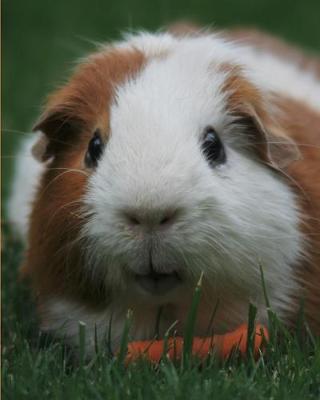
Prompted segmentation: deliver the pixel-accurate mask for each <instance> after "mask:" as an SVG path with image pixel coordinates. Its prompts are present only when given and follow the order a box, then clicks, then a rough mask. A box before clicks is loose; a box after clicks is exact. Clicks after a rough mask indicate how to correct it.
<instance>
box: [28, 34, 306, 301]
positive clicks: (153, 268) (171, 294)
mask: <svg viewBox="0 0 320 400" xmlns="http://www.w3.org/2000/svg"><path fill="white" fill-rule="evenodd" d="M237 54H238V53H237V51H236V50H235V49H234V48H233V47H232V45H230V44H228V43H225V42H224V41H223V40H222V39H220V38H217V37H215V36H208V37H205V36H204V37H194V38H182V39H176V38H173V37H171V36H169V35H159V36H150V37H149V36H147V35H142V36H138V37H135V38H132V39H128V41H127V42H126V43H122V44H119V45H118V46H115V47H110V48H109V47H107V48H104V49H101V51H100V52H99V53H97V54H95V55H93V56H91V57H89V58H88V59H87V60H86V61H85V62H84V63H83V64H82V65H80V67H79V68H78V70H77V71H76V73H75V75H74V76H73V77H72V78H71V80H70V81H69V82H68V83H67V84H66V85H65V86H64V87H62V88H61V89H60V90H58V92H56V93H55V94H54V95H53V96H52V98H51V99H50V100H49V103H48V106H47V108H46V110H45V112H44V114H43V115H42V117H41V118H40V120H39V122H38V123H37V125H36V129H37V130H40V131H42V132H43V135H42V138H41V140H40V142H39V143H38V144H37V145H36V147H35V153H36V154H37V155H38V157H40V158H41V159H42V160H44V161H45V160H46V163H47V164H46V172H45V174H44V176H43V178H42V182H41V187H40V190H39V193H38V197H37V199H36V202H35V207H34V212H33V216H32V224H31V242H30V243H31V244H30V250H29V257H31V258H32V257H33V263H34V264H35V263H37V262H38V261H36V258H37V257H39V252H42V254H43V258H42V260H44V259H45V257H46V258H47V263H49V264H50V263H52V267H48V268H47V270H46V272H42V273H40V272H37V274H38V276H39V274H40V275H41V274H42V275H43V274H48V273H50V274H51V278H50V279H49V281H50V285H51V290H55V288H57V287H58V286H60V287H64V290H67V289H66V288H70V287H72V292H77V290H78V288H79V287H80V286H81V287H85V288H84V289H83V292H84V293H85V292H86V291H89V292H90V293H91V295H90V296H91V297H94V296H97V297H98V296H102V297H103V294H101V293H104V292H105V293H108V294H110V293H111V294H112V293H118V294H117V295H118V296H120V297H121V294H119V293H123V296H126V297H128V296H129V298H132V299H133V300H132V301H136V299H140V298H142V299H146V298H149V299H150V300H149V301H150V302H158V303H161V302H167V301H180V297H181V293H182V292H181V291H182V290H186V291H188V290H191V288H192V287H193V286H194V284H195V282H196V281H197V280H198V279H199V276H200V275H201V273H203V275H204V278H203V279H204V281H205V282H206V283H207V285H209V286H210V287H211V288H212V290H217V291H223V290H225V288H227V287H229V286H230V285H233V287H234V288H237V289H238V290H243V291H246V292H247V293H250V294H251V295H252V296H253V297H254V296H255V295H256V293H257V292H258V291H259V290H260V289H261V279H260V271H259V265H262V266H263V268H264V269H265V279H266V283H267V284H268V285H269V287H270V288H271V289H270V290H272V287H273V283H274V282H276V281H277V282H279V280H280V281H281V280H284V279H285V276H286V271H287V270H288V269H290V268H291V265H292V264H293V263H294V262H295V261H296V259H297V257H298V256H299V252H300V241H301V237H300V233H299V228H298V224H299V215H298V211H297V207H296V199H295V197H294V195H293V193H292V191H291V189H290V188H289V185H288V183H287V182H286V181H285V179H284V177H283V173H282V170H283V168H284V167H285V165H286V164H287V163H288V162H290V161H292V159H293V158H294V157H295V156H296V153H295V146H294V145H293V143H291V142H290V140H289V139H288V138H286V136H285V134H283V132H282V131H281V127H280V126H278V125H277V123H276V113H275V112H274V109H273V107H272V96H271V94H270V93H267V92H266V91H264V89H262V88H260V87H259V79H258V77H257V76H255V75H253V74H252V76H251V71H250V70H248V69H247V68H246V67H245V66H244V65H242V64H241V62H240V63H238V62H237ZM35 220H36V222H35ZM32 240H33V243H37V248H36V250H35V249H34V247H35V246H33V245H32ZM39 243H41V244H39ZM30 263H32V260H31V259H30ZM38 263H39V262H38ZM42 263H43V261H42ZM42 270H43V268H42ZM48 271H50V272H48ZM41 279H42V283H39V284H38V286H39V287H43V280H44V278H41ZM46 280H47V281H48V278H46ZM39 282H40V281H39ZM57 282H59V283H57ZM284 284H285V282H284ZM89 287H90V288H91V289H88V288H89ZM68 290H69V289H68ZM98 293H100V294H99V295H98Z"/></svg>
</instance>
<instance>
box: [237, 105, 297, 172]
mask: <svg viewBox="0 0 320 400" xmlns="http://www.w3.org/2000/svg"><path fill="white" fill-rule="evenodd" d="M245 108H246V113H245V114H246V116H247V117H249V119H251V122H252V123H253V124H254V126H255V127H256V129H255V130H256V132H258V140H257V141H256V142H257V143H258V145H257V148H258V150H259V153H260V155H261V156H262V158H263V159H265V161H266V162H267V163H268V164H269V165H270V166H272V167H274V168H276V169H283V168H286V167H287V166H288V165H290V164H291V163H292V162H293V161H297V160H299V159H300V158H301V153H300V151H299V149H298V146H297V144H296V143H295V142H294V141H293V140H292V139H291V138H290V137H289V136H288V134H287V133H286V129H285V127H284V126H282V125H281V122H280V121H278V120H277V118H276V117H274V116H273V115H272V113H268V112H267V111H265V110H262V109H261V108H259V107H254V106H253V105H251V104H247V105H246V106H245Z"/></svg>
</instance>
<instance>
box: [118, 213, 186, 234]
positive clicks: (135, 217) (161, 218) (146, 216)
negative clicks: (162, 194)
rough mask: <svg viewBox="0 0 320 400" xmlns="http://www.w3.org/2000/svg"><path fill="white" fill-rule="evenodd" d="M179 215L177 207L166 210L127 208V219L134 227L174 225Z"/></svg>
mask: <svg viewBox="0 0 320 400" xmlns="http://www.w3.org/2000/svg"><path fill="white" fill-rule="evenodd" d="M177 215H178V210H177V209H165V210H159V209H157V210H150V209H149V210H140V209H134V210H132V209H131V210H126V211H124V216H125V219H126V221H127V223H128V225H130V226H132V227H146V228H152V229H157V228H158V229H160V228H167V227H169V226H170V225H172V224H173V223H174V222H175V220H176V218H177Z"/></svg>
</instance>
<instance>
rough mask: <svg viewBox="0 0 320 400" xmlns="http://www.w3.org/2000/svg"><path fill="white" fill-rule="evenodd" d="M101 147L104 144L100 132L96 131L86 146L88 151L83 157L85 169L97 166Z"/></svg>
mask: <svg viewBox="0 0 320 400" xmlns="http://www.w3.org/2000/svg"><path fill="white" fill-rule="evenodd" d="M103 147H104V144H103V141H102V139H101V136H100V132H99V131H98V130H97V131H95V133H94V135H93V138H92V139H91V140H90V142H89V144H88V150H87V152H86V156H85V164H86V166H87V167H89V168H94V167H96V166H97V164H98V161H99V159H100V157H101V155H102V152H103Z"/></svg>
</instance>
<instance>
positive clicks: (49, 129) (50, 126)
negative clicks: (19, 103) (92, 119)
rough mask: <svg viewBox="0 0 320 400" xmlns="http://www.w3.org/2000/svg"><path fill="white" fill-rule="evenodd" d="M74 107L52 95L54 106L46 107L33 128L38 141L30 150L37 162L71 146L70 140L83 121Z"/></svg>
mask: <svg viewBox="0 0 320 400" xmlns="http://www.w3.org/2000/svg"><path fill="white" fill-rule="evenodd" d="M75 109H76V105H75V104H72V103H71V102H70V100H69V99H68V98H65V96H63V95H61V94H60V93H59V92H58V93H57V94H55V95H54V104H50V103H49V105H48V107H47V109H46V110H45V111H44V113H43V114H42V115H41V116H40V118H39V119H38V121H37V122H36V123H35V125H34V126H33V131H34V132H38V131H40V134H39V140H38V141H37V142H36V143H35V145H34V146H33V149H32V154H33V156H34V157H35V158H36V159H37V160H39V161H42V162H44V161H47V160H48V159H50V158H52V157H54V156H55V155H56V154H58V153H59V152H61V150H62V149H64V148H66V147H67V146H69V147H70V145H72V138H74V136H75V135H76V134H77V133H78V132H80V130H81V129H83V125H84V123H83V121H81V119H80V117H79V116H77V115H76V113H75V111H74V110H75Z"/></svg>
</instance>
